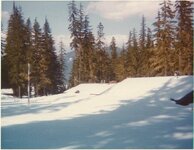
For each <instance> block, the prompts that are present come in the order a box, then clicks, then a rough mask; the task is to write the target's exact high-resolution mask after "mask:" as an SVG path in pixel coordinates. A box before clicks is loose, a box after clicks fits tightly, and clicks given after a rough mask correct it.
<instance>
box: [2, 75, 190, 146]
mask: <svg viewBox="0 0 194 150" xmlns="http://www.w3.org/2000/svg"><path fill="white" fill-rule="evenodd" d="M192 80H193V77H192V76H183V77H179V78H176V77H153V78H128V79H125V80H123V81H122V82H120V83H117V84H81V85H78V86H77V87H74V88H72V89H69V90H68V91H66V92H64V93H63V94H59V95H53V96H45V97H39V98H32V99H31V104H30V105H28V104H27V99H17V98H13V97H12V96H10V95H5V94H4V93H6V92H7V91H4V90H2V95H1V104H2V106H1V109H2V120H1V123H2V147H3V148H192V139H193V135H192V121H193V120H192V113H193V109H192V108H193V105H192V104H191V105H189V106H179V105H176V104H175V103H174V102H172V101H170V100H169V98H175V99H178V98H180V97H182V96H184V95H185V94H186V93H188V92H190V91H191V90H192V89H193V84H192ZM78 90H79V93H76V91H78ZM8 92H10V91H8Z"/></svg>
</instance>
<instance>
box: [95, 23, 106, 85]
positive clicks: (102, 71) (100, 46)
mask: <svg viewBox="0 0 194 150" xmlns="http://www.w3.org/2000/svg"><path fill="white" fill-rule="evenodd" d="M97 29H98V30H97V38H96V50H97V52H96V56H95V58H96V61H95V62H96V66H95V68H96V76H97V81H98V82H105V81H107V80H109V79H108V76H109V73H108V66H109V64H108V54H107V53H106V51H105V43H104V42H103V40H104V32H103V29H104V26H103V25H102V23H101V22H100V23H99V25H98V27H97Z"/></svg>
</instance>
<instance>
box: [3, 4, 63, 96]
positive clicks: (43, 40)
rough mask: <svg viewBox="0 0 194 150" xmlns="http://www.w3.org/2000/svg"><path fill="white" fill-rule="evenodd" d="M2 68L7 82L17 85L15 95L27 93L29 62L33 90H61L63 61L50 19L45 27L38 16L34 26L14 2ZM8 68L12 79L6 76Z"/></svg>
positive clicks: (40, 91) (52, 92) (41, 92)
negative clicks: (60, 75) (60, 74)
mask: <svg viewBox="0 0 194 150" xmlns="http://www.w3.org/2000/svg"><path fill="white" fill-rule="evenodd" d="M2 64H3V68H2V71H3V72H4V73H3V76H2V79H4V81H5V83H6V84H4V83H3V87H7V86H8V85H9V86H10V87H11V88H12V89H13V92H14V95H15V96H18V97H22V96H23V95H27V85H28V64H30V68H31V69H30V70H31V74H30V80H31V85H30V86H31V88H30V89H31V92H32V89H34V93H35V96H40V95H47V94H55V93H58V92H59V91H58V87H59V86H60V85H61V84H62V83H61V81H60V79H61V78H58V74H59V70H58V68H60V67H61V66H60V65H61V64H60V63H59V62H58V60H57V56H56V53H55V47H54V41H53V39H52V35H51V30H50V27H49V23H48V21H47V19H46V20H45V24H44V27H43V30H42V29H41V28H40V25H39V23H38V21H37V19H35V22H34V25H33V27H31V21H30V19H29V18H28V19H27V21H26V23H25V21H24V19H23V17H22V12H21V9H19V8H17V7H16V6H15V4H14V5H13V12H12V14H11V16H10V19H9V25H8V33H7V38H6V46H5V55H4V56H3V59H2ZM6 72H8V79H5V76H6V75H7V74H6Z"/></svg>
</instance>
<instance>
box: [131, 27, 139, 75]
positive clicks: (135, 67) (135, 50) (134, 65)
mask: <svg viewBox="0 0 194 150" xmlns="http://www.w3.org/2000/svg"><path fill="white" fill-rule="evenodd" d="M140 56H141V55H140V51H139V47H138V43H137V38H136V30H135V29H133V35H132V50H131V58H130V59H131V73H132V76H134V77H139V76H140V75H141V74H140V69H141V58H140Z"/></svg>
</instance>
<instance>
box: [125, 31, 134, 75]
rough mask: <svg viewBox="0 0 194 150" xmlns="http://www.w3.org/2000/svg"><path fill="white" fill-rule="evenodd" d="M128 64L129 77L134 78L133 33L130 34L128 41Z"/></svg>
mask: <svg viewBox="0 0 194 150" xmlns="http://www.w3.org/2000/svg"><path fill="white" fill-rule="evenodd" d="M126 44H127V52H126V63H127V76H133V74H132V60H131V57H132V56H131V55H132V32H131V31H130V32H129V38H128V41H127V43H126Z"/></svg>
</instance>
